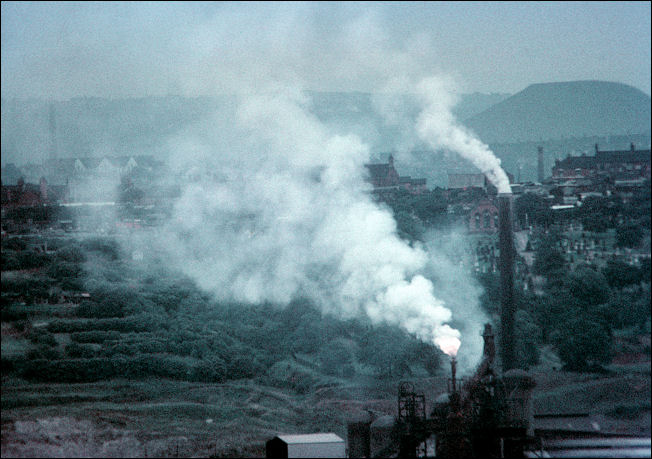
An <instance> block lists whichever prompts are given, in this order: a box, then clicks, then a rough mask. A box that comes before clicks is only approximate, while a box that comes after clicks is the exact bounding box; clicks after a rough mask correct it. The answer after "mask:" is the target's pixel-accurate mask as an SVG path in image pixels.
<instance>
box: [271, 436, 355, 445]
mask: <svg viewBox="0 0 652 459" xmlns="http://www.w3.org/2000/svg"><path fill="white" fill-rule="evenodd" d="M277 437H278V438H280V439H281V440H283V441H284V442H285V443H287V444H288V445H290V444H296V443H339V442H343V441H344V440H343V439H341V438H340V437H339V436H337V435H335V434H334V433H314V434H302V435H277Z"/></svg>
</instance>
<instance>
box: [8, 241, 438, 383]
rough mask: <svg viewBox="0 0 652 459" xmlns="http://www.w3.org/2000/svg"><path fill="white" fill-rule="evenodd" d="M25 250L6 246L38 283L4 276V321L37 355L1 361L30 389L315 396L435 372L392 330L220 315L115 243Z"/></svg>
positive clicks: (311, 314) (173, 276)
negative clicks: (241, 385) (254, 390)
mask: <svg viewBox="0 0 652 459" xmlns="http://www.w3.org/2000/svg"><path fill="white" fill-rule="evenodd" d="M9 241H11V242H9ZM17 241H20V240H17V239H12V240H8V241H5V240H3V257H4V256H5V255H7V256H11V257H17V256H18V257H19V258H20V257H24V258H25V259H27V260H28V259H29V258H30V257H36V259H37V260H38V263H36V262H34V261H28V262H27V266H35V267H36V270H35V271H33V272H24V271H21V272H19V273H16V274H12V275H11V276H8V277H5V276H4V275H3V303H2V314H3V321H10V322H12V323H13V325H14V327H15V328H16V330H17V331H18V332H20V333H21V334H22V335H23V336H24V337H26V338H28V340H29V343H30V347H29V350H28V351H27V353H26V354H25V356H24V357H23V358H6V357H4V356H3V366H2V368H3V372H10V373H11V372H13V373H16V374H18V375H20V376H22V377H24V378H26V379H31V380H38V381H61V382H84V381H97V380H101V379H106V378H113V377H128V378H138V379H140V378H149V377H166V378H174V379H183V380H191V381H212V382H221V381H224V380H227V379H239V378H259V379H260V380H261V381H262V382H264V383H269V384H275V385H279V386H283V387H289V388H291V389H294V390H297V391H307V390H309V389H311V388H313V387H314V385H315V384H318V383H320V382H323V380H324V378H354V377H356V376H357V375H358V374H359V373H360V372H362V373H368V372H371V373H373V374H374V375H376V376H378V377H401V376H406V375H409V374H411V373H412V372H413V371H415V370H418V371H425V372H429V373H434V372H435V371H436V370H437V368H438V366H439V362H440V355H439V351H438V350H436V349H435V348H434V346H432V345H427V344H424V343H422V342H420V341H419V340H417V339H416V338H415V337H413V336H410V335H408V334H407V333H405V332H403V331H402V330H400V329H398V328H396V327H391V326H382V325H380V326H379V325H376V326H374V325H372V324H371V323H368V322H366V321H364V320H345V321H343V320H339V319H337V318H335V317H332V316H329V315H324V314H322V313H321V312H320V311H319V309H318V308H317V307H316V306H315V305H314V304H312V303H311V302H310V301H308V300H305V299H301V298H298V299H296V300H294V301H292V302H291V303H290V304H289V305H287V306H286V307H281V306H279V305H273V304H258V305H244V304H234V303H224V302H221V303H218V302H216V301H214V300H213V299H212V298H211V296H209V295H207V294H206V293H204V292H202V291H201V290H199V288H198V287H197V286H196V285H195V284H194V283H193V282H192V281H190V280H189V279H187V278H184V277H183V276H181V275H179V273H173V272H170V271H168V270H166V269H165V268H164V267H161V265H160V264H159V265H158V267H157V268H144V267H137V266H135V265H133V264H132V263H131V262H130V261H128V260H125V259H124V258H123V255H122V253H121V251H120V249H119V247H118V245H117V244H116V243H115V241H113V240H111V239H109V238H93V239H88V240H82V241H71V240H70V241H66V242H64V243H62V242H60V241H58V242H54V241H52V244H51V245H50V246H49V247H50V249H51V248H56V250H55V251H54V253H50V252H52V250H50V251H49V252H48V253H47V254H45V253H42V252H37V251H36V250H35V249H34V247H35V244H34V243H33V241H30V242H28V243H25V242H22V241H21V242H17ZM20 259H22V258H20ZM22 266H24V265H21V267H22ZM3 269H4V267H3ZM53 292H54V293H53ZM81 292H84V295H85V296H84V297H80V296H79V294H80V293H81ZM75 295H77V296H75ZM60 296H63V297H66V298H69V300H66V301H72V302H73V303H74V304H75V305H74V306H73V309H72V312H71V310H70V306H65V307H64V306H63V305H60V306H58V303H59V297H60ZM75 298H77V299H75ZM46 302H47V303H50V304H49V305H45V303H46ZM46 306H47V307H46ZM48 308H49V309H48ZM64 311H65V313H64ZM37 319H38V320H37ZM37 321H41V322H43V323H44V324H45V325H42V326H40V327H35V323H36V322H37ZM64 335H67V336H68V337H69V338H68V339H66V340H65V341H64V342H61V340H60V339H59V338H57V337H60V336H64ZM66 341H67V342H66Z"/></svg>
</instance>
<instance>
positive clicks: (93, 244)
mask: <svg viewBox="0 0 652 459" xmlns="http://www.w3.org/2000/svg"><path fill="white" fill-rule="evenodd" d="M81 247H82V249H84V250H87V251H91V252H97V253H99V254H100V255H102V256H103V257H105V258H107V259H108V260H111V261H115V260H118V259H119V258H120V246H119V245H118V242H117V241H116V240H114V239H109V238H99V237H97V238H90V239H86V240H84V241H82V243H81Z"/></svg>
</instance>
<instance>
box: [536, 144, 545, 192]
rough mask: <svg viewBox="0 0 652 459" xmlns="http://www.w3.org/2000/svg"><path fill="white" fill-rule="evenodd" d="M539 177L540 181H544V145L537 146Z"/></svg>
mask: <svg viewBox="0 0 652 459" xmlns="http://www.w3.org/2000/svg"><path fill="white" fill-rule="evenodd" d="M537 179H538V182H539V183H543V179H544V177H543V147H538V148H537Z"/></svg>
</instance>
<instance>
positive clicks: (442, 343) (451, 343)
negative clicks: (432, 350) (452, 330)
mask: <svg viewBox="0 0 652 459" xmlns="http://www.w3.org/2000/svg"><path fill="white" fill-rule="evenodd" d="M435 344H436V345H437V346H439V349H441V350H442V352H443V353H444V354H447V355H449V356H450V357H455V356H456V355H457V351H458V350H459V348H460V346H461V345H462V341H460V339H459V338H456V337H455V336H440V337H437V338H435Z"/></svg>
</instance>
